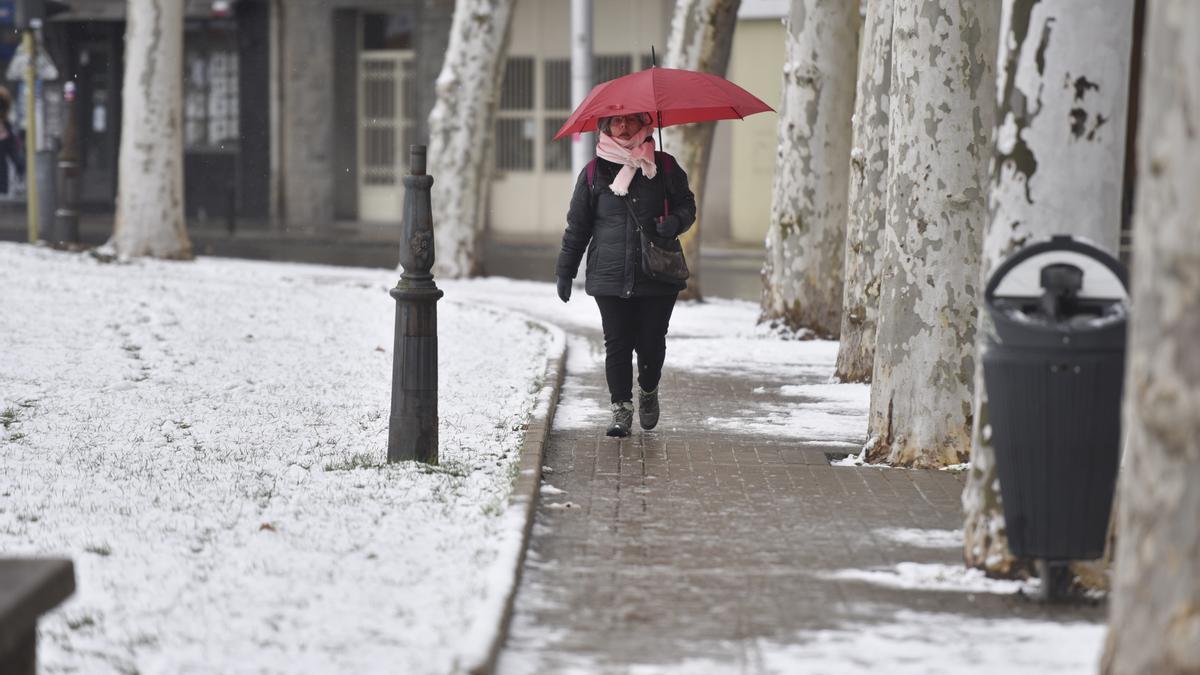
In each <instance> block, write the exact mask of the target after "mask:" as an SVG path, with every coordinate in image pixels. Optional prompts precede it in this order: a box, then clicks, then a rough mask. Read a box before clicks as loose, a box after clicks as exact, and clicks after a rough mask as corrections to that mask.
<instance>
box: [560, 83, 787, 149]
mask: <svg viewBox="0 0 1200 675" xmlns="http://www.w3.org/2000/svg"><path fill="white" fill-rule="evenodd" d="M767 111H771V112H774V110H773V109H772V108H771V106H769V105H767V104H766V103H763V102H762V101H760V100H759V99H758V98H756V97H755V96H754V95H753V94H751V93H750V92H748V91H746V90H745V89H742V88H741V87H739V86H737V85H736V84H734V83H732V82H730V81H729V80H726V79H725V78H722V77H717V76H716V75H712V74H710V73H701V72H697V71H694V70H678V69H676V68H647V69H646V70H642V71H638V72H636V73H633V74H630V75H626V76H624V77H618V78H617V79H615V80H609V81H608V82H601V83H600V84H598V85H596V86H595V87H592V91H591V93H589V94H588V95H587V98H585V99H583V102H582V103H580V104H579V107H578V108H576V109H575V112H573V113H571V116H570V117H568V118H567V122H566V124H564V125H563V127H562V129H559V130H558V133H557V134H555V136H554V140H558V139H560V138H562V137H563V136H566V135H568V134H579V133H584V132H587V131H595V130H596V123H597V121H598V120H599V119H600V118H601V117H612V116H614V115H628V114H632V113H638V112H650V113H657V114H658V126H659V127H660V128H661V127H669V126H671V125H674V124H687V123H689V122H709V121H712V120H729V119H741V118H743V117H745V116H747V115H753V114H754V113H760V112H767Z"/></svg>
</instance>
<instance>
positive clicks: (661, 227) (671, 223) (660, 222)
mask: <svg viewBox="0 0 1200 675" xmlns="http://www.w3.org/2000/svg"><path fill="white" fill-rule="evenodd" d="M654 229H655V230H657V231H658V236H660V237H666V238H667V239H673V238H674V237H675V235H677V234H679V218H677V217H675V216H659V217H658V218H656V219H655V221H654Z"/></svg>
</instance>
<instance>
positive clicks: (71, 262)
mask: <svg viewBox="0 0 1200 675" xmlns="http://www.w3.org/2000/svg"><path fill="white" fill-rule="evenodd" d="M396 278H397V275H396V273H395V272H392V271H387V270H361V269H348V268H332V267H321V266H308V265H289V264H276V263H254V262H244V261H230V260H217V259H200V260H198V261H196V262H194V263H162V262H154V261H139V262H136V263H133V264H130V265H102V264H99V263H96V262H95V261H93V260H91V259H90V258H87V257H83V256H75V255H66V254H59V253H53V252H49V251H45V250H40V249H33V248H30V247H27V246H15V245H10V244H0V423H2V428H0V555H23V554H42V555H66V556H69V557H71V558H73V559H74V560H75V563H76V566H77V577H78V580H79V590H78V592H77V593H76V595H75V596H74V597H73V598H72V599H71V600H69V601H68V602H67V603H66V604H65V605H64V606H63V607H62V608H60V609H59V610H57V611H55V612H53V613H51V614H49V615H48V616H47V617H45V618H44V619H43V621H42V623H41V626H40V638H41V642H40V647H41V658H42V662H43V666H42V667H43V671H44V672H48V673H66V672H77V673H85V674H88V675H90V674H92V673H97V674H104V673H129V672H135V671H136V672H139V673H188V672H195V673H285V672H286V673H351V672H353V673H371V672H381V673H383V672H386V673H406V674H407V673H412V674H420V673H449V672H453V671H454V670H455V662H456V660H457V659H461V658H462V655H463V654H464V653H466V654H470V655H474V654H477V652H478V646H479V645H472V644H464V642H470V640H468V639H465V638H464V636H468V635H476V636H478V635H481V634H486V627H484V626H482V625H481V624H479V623H478V621H477V619H478V620H485V619H486V618H488V616H489V615H488V612H487V611H485V609H486V606H487V605H488V602H489V600H493V599H494V598H495V597H496V594H495V588H494V587H495V585H496V583H498V580H500V579H502V578H503V575H502V574H501V575H496V570H497V568H501V569H503V568H504V566H503V565H502V564H499V563H502V562H503V560H500V559H502V558H503V557H504V556H503V554H502V553H501V549H502V548H503V547H504V546H505V544H504V543H503V542H511V528H512V523H510V522H506V517H507V516H508V515H511V511H510V512H508V513H504V509H505V505H506V503H507V498H508V494H509V492H510V489H511V478H512V476H513V470H514V468H515V459H516V451H517V446H518V444H519V441H520V438H521V433H520V424H521V423H522V422H523V421H524V419H525V418H526V417H527V416H528V415H529V413H530V411H531V410H532V409H533V408H534V406H535V404H536V402H535V393H536V391H537V388H538V386H539V385H540V378H541V376H542V373H543V369H544V365H545V361H546V357H547V355H548V353H550V352H552V351H553V348H552V344H553V343H554V340H555V339H561V338H555V337H554V336H550V335H547V333H546V332H545V331H544V330H541V329H539V328H537V327H535V326H532V325H530V324H528V323H527V322H526V321H525V320H523V319H522V318H520V316H518V315H515V314H513V313H511V312H512V311H515V312H519V313H520V314H522V315H527V316H530V317H533V318H536V319H540V320H542V321H546V322H550V323H554V324H556V325H559V326H561V327H562V328H564V329H566V330H567V331H569V332H571V333H572V334H571V335H569V336H568V337H567V338H566V339H567V342H568V345H569V358H568V376H567V383H566V385H565V386H564V400H563V401H562V403H561V405H560V406H559V408H558V412H557V418H556V421H555V424H556V426H557V427H559V428H587V427H593V426H597V425H600V424H603V422H604V421H605V419H606V415H607V395H606V393H605V392H602V391H599V390H597V389H596V388H595V387H590V388H586V389H585V385H584V380H585V378H584V377H582V376H583V375H585V374H587V373H589V372H594V371H595V370H596V369H599V368H602V367H603V354H602V352H601V350H600V348H599V347H597V345H596V344H595V343H594V342H592V341H590V340H589V339H587V338H586V337H583V335H585V334H587V333H594V332H595V331H597V330H598V329H599V326H600V317H599V312H598V311H597V309H596V305H595V303H594V302H593V301H592V300H591V299H590V298H588V297H587V296H586V295H584V294H583V292H582V289H580V288H577V289H576V297H575V298H573V299H572V301H571V302H570V303H569V304H567V305H563V304H562V303H561V302H559V301H558V299H557V298H556V297H555V295H554V290H553V287H552V285H550V284H540V283H533V282H523V281H513V280H507V279H482V280H468V281H445V280H439V282H438V285H439V286H440V287H441V288H443V289H444V290H445V291H446V298H445V299H444V300H442V301H441V302H440V303H439V306H438V314H439V322H440V333H439V339H440V347H441V350H440V353H441V359H440V364H439V367H440V369H441V372H440V375H441V396H440V398H439V405H440V406H441V409H440V413H441V427H440V433H441V441H442V442H441V448H442V465H441V466H440V467H438V468H436V469H421V468H418V467H415V466H409V465H396V466H389V465H386V464H385V462H384V457H385V450H386V436H387V415H388V403H389V396H390V377H391V344H392V322H393V319H394V307H395V305H394V302H393V301H392V300H391V298H389V297H388V296H387V294H386V290H387V289H388V288H390V287H391V286H392V285H394V284H395V281H396ZM757 314H758V308H757V306H755V305H754V304H752V303H746V302H737V301H727V300H719V299H718V300H710V301H709V302H706V303H704V304H701V305H694V304H686V303H681V304H680V305H679V306H678V307H677V308H676V310H675V314H674V316H673V319H672V325H671V335H672V337H671V342H670V344H669V357H668V364H669V367H671V368H681V369H690V370H694V371H697V372H705V373H711V374H713V375H720V374H723V373H730V374H734V373H741V374H745V373H747V372H750V373H761V374H762V375H763V376H764V381H768V380H769V381H771V382H774V383H776V384H771V385H769V386H766V387H764V388H763V389H762V390H761V391H757V392H756V394H755V395H766V394H771V396H770V397H769V398H772V399H773V400H776V402H775V403H764V402H763V401H759V404H758V405H750V406H748V411H747V412H748V414H747V415H746V416H745V417H743V418H741V419H740V420H738V419H726V418H716V417H713V418H710V419H708V420H707V421H706V424H710V425H713V426H729V425H742V426H744V427H745V428H746V430H747V431H749V432H752V433H769V434H772V435H778V436H787V437H793V438H800V439H803V438H822V439H824V440H825V441H826V442H827V443H828V444H842V445H845V446H847V449H848V450H850V451H851V452H853V446H855V445H856V443H860V442H861V439H862V438H864V437H865V434H866V413H867V403H868V396H869V390H868V387H866V386H864V385H835V384H827V383H826V380H827V378H828V376H829V375H830V374H831V373H832V371H833V363H834V359H835V358H836V353H837V346H836V343H832V342H824V341H810V342H796V341H788V340H782V339H779V338H777V337H775V336H774V335H772V334H770V333H769V332H768V331H765V330H763V329H761V328H758V327H756V320H757ZM730 353H736V354H738V355H739V358H738V359H737V360H736V361H732V360H731V359H730V358H729V357H728V354H730ZM768 376H769V377H768ZM587 379H590V378H587ZM780 381H793V382H806V383H809V384H802V385H795V384H788V385H782V386H781V385H779V384H777V383H778V382H780ZM779 397H784V398H787V399H789V400H794V401H796V405H792V406H781V405H779V404H778V402H777V399H778V398H779ZM543 494H546V492H545V489H544V488H543ZM550 501H557V502H562V499H561V495H560V496H552V497H551V498H550ZM562 506H563V507H564V508H565V507H566V506H565V503H563V504H562ZM874 534H875V535H876V536H879V537H882V538H886V539H889V540H892V541H896V542H901V543H905V544H908V545H912V546H914V547H918V548H947V549H950V548H956V547H958V546H960V545H961V544H960V540H961V536H962V535H961V532H958V531H940V530H935V531H930V530H916V529H902V530H901V529H895V530H878V531H876V532H875V533H874ZM820 574H825V575H829V576H832V577H834V578H839V579H845V580H852V581H855V582H858V583H871V584H878V585H880V586H884V587H889V588H909V589H924V590H929V591H930V592H942V593H945V592H962V593H1008V592H1012V590H1013V588H1014V587H1015V586H1012V585H1011V584H1010V585H1005V584H1004V583H1003V582H990V581H988V580H982V579H979V578H977V577H976V576H974V575H973V574H972V573H970V572H968V571H966V570H964V569H962V568H960V567H958V566H946V565H940V566H939V565H915V564H911V563H903V564H901V565H897V566H895V567H894V568H883V569H879V568H870V569H862V570H825V571H823V572H820ZM939 589H940V590H939ZM866 614H869V615H872V616H874V617H875V618H874V620H872V621H870V622H869V623H864V624H863V625H846V626H842V627H840V628H838V629H835V630H826V631H818V632H814V633H807V634H800V635H796V636H795V639H794V640H789V641H787V642H785V643H777V642H768V641H760V642H759V643H757V644H755V645H754V647H753V652H754V654H753V658H752V661H751V666H750V667H751V669H750V670H749V671H732V672H755V673H758V672H762V673H857V672H864V673H865V672H895V673H933V672H937V673H941V672H947V673H949V672H970V673H992V672H996V673H999V672H1050V671H1051V670H1053V671H1054V672H1078V673H1084V672H1094V668H1095V657H1096V654H1098V650H1099V645H1100V642H1101V641H1102V639H1103V626H1102V625H1098V624H1095V623H1080V622H1074V623H1070V622H1050V621H1041V620H1038V621H1034V620H1020V619H995V620H985V619H978V618H966V617H962V616H959V615H955V614H937V613H928V612H925V613H919V612H899V613H896V612H895V608H894V607H893V608H890V609H888V608H881V611H880V612H879V613H871V612H866ZM481 632H482V633H481ZM572 672H580V673H594V672H601V671H597V670H596V664H589V663H581V664H579V669H578V670H577V671H572ZM627 672H629V673H646V674H649V673H705V674H709V673H723V672H731V671H729V670H728V669H727V668H726V667H725V666H722V665H720V664H714V663H711V662H705V661H703V660H697V661H696V662H694V663H692V662H689V663H680V664H675V665H673V666H672V667H670V668H661V667H657V666H633V667H631V668H630V669H628V671H627Z"/></svg>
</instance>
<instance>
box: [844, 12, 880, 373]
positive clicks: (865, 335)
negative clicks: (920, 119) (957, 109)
mask: <svg viewBox="0 0 1200 675" xmlns="http://www.w3.org/2000/svg"><path fill="white" fill-rule="evenodd" d="M893 11H894V10H893V0H868V2H867V17H866V21H865V22H864V26H863V40H862V56H861V58H860V59H859V62H858V93H857V96H856V97H855V103H854V117H853V121H854V128H853V133H852V138H853V144H852V149H851V151H850V190H849V196H848V197H847V199H848V201H849V217H848V219H847V222H846V254H845V255H846V262H845V264H846V270H845V277H846V279H845V283H844V286H845V290H844V291H843V292H842V326H841V332H840V334H839V338H840V340H841V343H840V344H839V345H838V358H837V369H836V371H835V373H834V376H835V377H836V378H837V379H838V380H840V381H842V382H869V381H870V380H871V370H872V369H873V368H874V366H875V324H876V322H877V317H878V316H879V266H880V263H881V262H882V258H883V246H882V241H883V240H882V237H881V235H882V233H883V230H884V228H885V227H887V167H888V129H889V128H890V127H889V123H888V92H889V89H890V88H891V81H892V15H893Z"/></svg>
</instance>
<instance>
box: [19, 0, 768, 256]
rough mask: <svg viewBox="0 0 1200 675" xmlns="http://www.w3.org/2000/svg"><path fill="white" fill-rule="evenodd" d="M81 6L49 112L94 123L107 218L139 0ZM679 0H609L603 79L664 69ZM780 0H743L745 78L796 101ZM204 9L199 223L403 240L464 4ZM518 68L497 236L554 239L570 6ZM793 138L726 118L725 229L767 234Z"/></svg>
mask: <svg viewBox="0 0 1200 675" xmlns="http://www.w3.org/2000/svg"><path fill="white" fill-rule="evenodd" d="M0 4H3V2H2V0H0ZM70 4H71V7H72V9H71V11H69V12H67V13H64V14H61V15H58V16H55V17H54V18H53V19H51V20H50V21H48V22H47V25H46V27H45V29H44V31H43V34H44V43H45V49H46V51H47V53H48V54H49V55H50V56H51V57H52V59H53V61H54V62H55V64H56V65H57V66H58V70H59V72H60V79H59V81H58V82H49V83H46V85H45V87H44V91H45V92H46V93H48V94H50V96H49V98H54V97H55V96H58V97H59V99H60V100H61V95H60V93H61V90H62V84H63V82H65V81H66V80H68V79H70V80H73V82H74V86H75V90H76V94H75V102H74V105H73V106H72V107H70V108H67V107H65V106H60V107H54V108H53V110H52V109H51V107H48V108H47V115H48V116H50V117H53V116H55V115H58V116H59V117H61V118H63V119H60V120H58V121H54V120H48V122H49V123H48V124H47V125H46V126H47V128H48V129H51V130H53V131H52V133H60V132H61V129H62V128H63V126H64V125H65V124H66V118H69V119H70V122H71V123H72V124H74V125H75V128H76V130H77V132H78V134H79V139H80V142H81V147H82V150H83V160H82V161H83V169H82V195H81V198H82V202H83V204H82V207H83V208H84V209H85V210H87V211H90V212H93V213H102V212H105V211H111V210H112V208H113V205H114V201H115V196H116V186H117V181H116V171H117V150H118V148H119V142H118V137H119V133H120V120H121V84H122V79H123V72H122V63H123V53H122V50H123V43H124V40H123V36H124V31H125V0H72V2H71V3H70ZM673 4H674V3H673V2H671V0H649V1H644V0H603V1H601V2H596V3H595V7H594V12H595V15H594V21H593V26H594V37H593V45H594V47H593V49H594V54H595V61H594V74H595V77H596V79H597V81H603V80H607V79H611V78H613V77H618V76H620V75H624V74H627V73H629V72H632V71H634V70H636V69H641V68H645V67H648V66H649V65H650V53H651V47H655V48H656V49H657V51H659V52H660V53H661V52H662V51H664V48H665V44H666V39H667V34H668V31H669V23H670V16H671V11H672V8H673ZM774 4H786V3H778V2H775V3H774ZM770 5H772V3H771V2H758V3H755V2H751V1H749V0H747V1H746V2H743V6H744V9H743V14H745V15H746V17H745V19H744V20H743V21H742V22H741V23H740V25H739V28H738V33H737V37H736V38H735V44H734V51H733V57H732V61H731V66H730V76H731V78H732V79H733V80H735V81H737V82H739V83H740V84H742V85H743V86H745V87H746V88H747V89H749V90H750V91H752V92H753V93H755V94H756V95H758V96H759V97H760V98H762V99H764V100H765V101H767V102H768V103H770V104H772V105H776V104H777V102H778V100H779V91H778V90H779V86H780V82H781V75H780V72H781V71H780V69H781V67H782V58H783V28H782V25H780V21H779V14H780V12H779V11H777V10H774V9H770V7H769V6H770ZM185 7H186V14H185V16H186V18H185V36H184V64H185V66H184V69H185V72H184V74H183V77H184V79H183V82H184V120H183V123H184V130H185V134H184V137H185V189H186V195H185V201H186V209H187V216H188V219H189V227H190V228H192V229H194V230H221V229H228V230H229V231H239V232H243V231H248V230H255V231H264V232H282V233H289V234H294V235H296V236H308V235H311V236H314V237H320V238H327V237H330V238H337V237H342V236H352V237H358V238H379V239H383V240H387V239H392V238H395V236H397V233H396V223H397V222H398V220H399V218H400V208H401V204H402V199H403V186H402V182H401V177H402V176H403V174H404V173H405V171H406V166H405V164H406V161H407V154H408V153H407V146H408V145H409V144H410V143H419V142H425V139H426V138H427V135H428V129H427V119H428V115H429V111H430V110H431V109H432V107H433V103H434V96H435V92H434V82H435V80H436V78H437V75H438V72H439V71H440V69H441V64H442V59H443V56H444V54H445V50H446V47H447V42H448V35H449V28H450V23H451V19H452V15H453V10H454V2H453V0H185ZM764 7H766V8H767V10H766V13H765V14H764V13H763V12H764V9H763V8H764ZM746 8H749V9H746ZM0 14H2V12H0ZM9 32H12V31H9ZM15 43H16V39H15V33H13V34H12V35H9V34H8V33H5V34H4V35H3V36H0V65H4V64H3V61H4V59H5V58H6V57H7V58H11V55H12V46H13V45H15ZM6 49H7V51H6ZM504 73H505V75H504V81H503V86H502V91H501V95H500V100H499V105H498V110H497V119H496V125H495V137H494V143H495V145H494V152H493V153H492V155H493V158H494V170H495V173H494V174H493V180H492V182H491V189H490V192H489V199H488V209H487V231H488V235H489V238H491V239H496V240H502V241H515V242H529V243H537V244H542V245H545V246H553V245H554V244H556V243H557V241H558V239H559V237H560V236H561V232H562V227H563V217H564V215H565V210H566V204H567V202H568V200H569V196H570V191H571V187H572V185H573V179H574V176H573V175H572V173H571V166H570V165H571V159H570V156H571V148H570V143H571V142H572V141H570V140H569V139H567V140H562V141H557V142H555V141H552V140H551V139H552V137H553V135H554V133H555V132H556V131H557V130H558V128H559V127H560V126H561V125H562V123H563V122H564V121H565V119H566V117H567V116H568V115H569V114H570V112H571V109H572V106H571V100H570V3H568V2H565V1H564V0H518V1H517V3H516V10H515V14H514V20H513V27H512V33H511V38H510V43H509V55H508V59H507V62H506V64H505V66H504ZM14 85H15V83H14ZM55 111H57V112H55ZM775 133H776V127H775V118H774V116H771V115H760V116H757V117H755V118H751V119H749V120H746V121H742V122H723V123H720V124H719V125H718V135H717V141H716V142H717V148H716V150H715V155H714V162H713V170H712V172H711V175H710V177H709V186H708V187H709V189H708V190H706V191H705V202H704V208H705V214H706V218H705V225H706V228H708V229H707V230H706V231H707V232H712V233H713V235H712V237H713V239H715V240H717V241H724V240H728V241H732V242H735V243H742V244H748V245H751V246H753V245H759V246H761V243H762V238H763V234H764V233H765V231H766V213H767V205H769V198H770V182H771V180H770V177H771V172H772V170H773V166H774V145H775V141H774V135H775ZM669 150H670V149H669V148H668V151H669ZM440 178H442V179H449V178H448V177H440ZM693 180H694V179H693Z"/></svg>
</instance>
